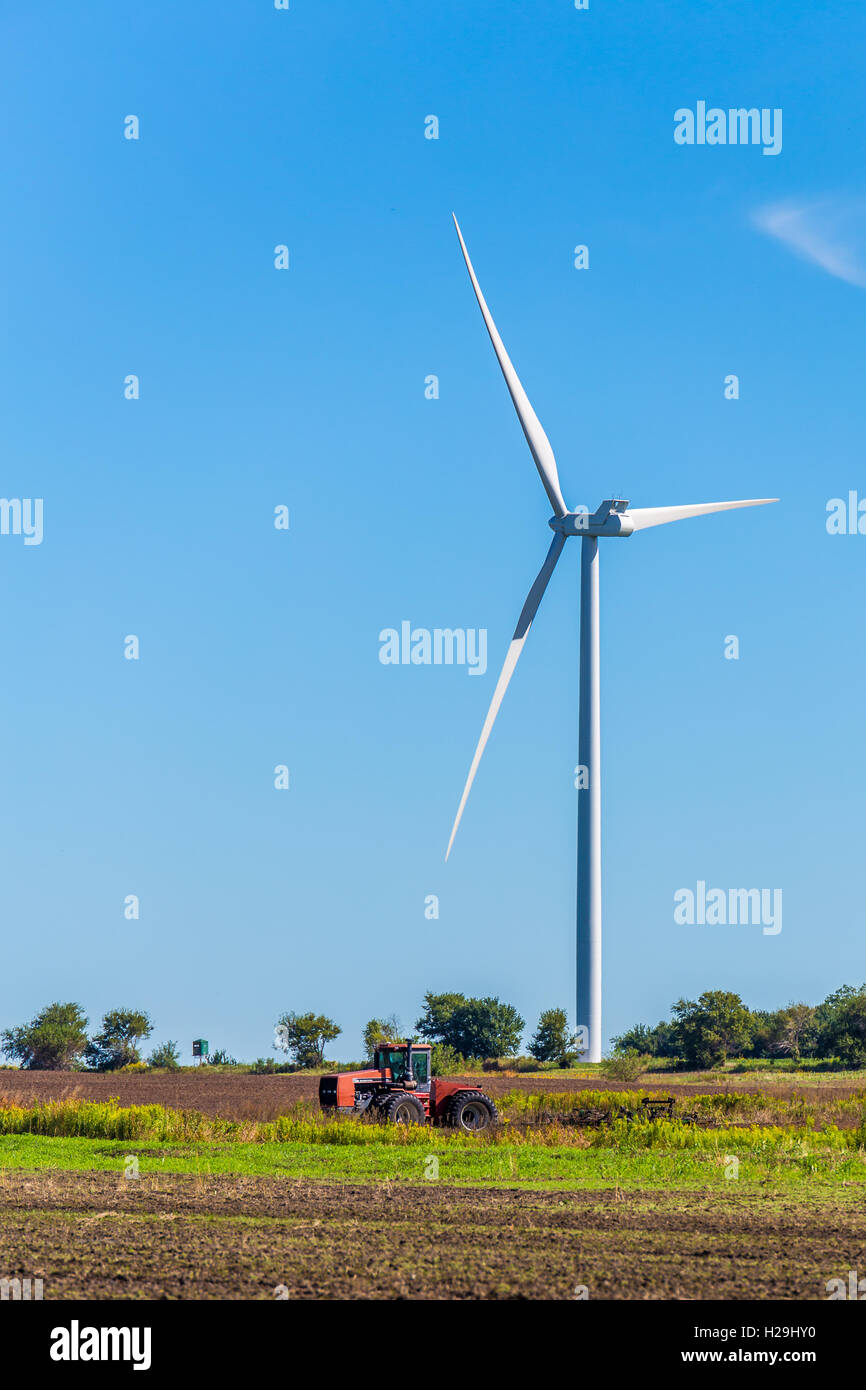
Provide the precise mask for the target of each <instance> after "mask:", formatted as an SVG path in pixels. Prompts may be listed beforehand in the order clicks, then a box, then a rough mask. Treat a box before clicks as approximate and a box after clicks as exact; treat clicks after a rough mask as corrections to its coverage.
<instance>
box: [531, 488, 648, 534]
mask: <svg viewBox="0 0 866 1390" xmlns="http://www.w3.org/2000/svg"><path fill="white" fill-rule="evenodd" d="M547 524H548V526H549V527H550V529H551V530H552V531H558V532H559V533H560V535H562V536H630V535H631V533H632V531H633V530H634V525H633V523H632V520H631V517H630V516H629V514H628V502H626V501H625V500H624V499H623V498H620V497H610V498H608V500H607V501H606V502H602V504H601V506H600V507H599V508H598V509H597V510H596V511H594V512H566V514H565V516H552V517H551V518H550V520H549V521H548V523H547Z"/></svg>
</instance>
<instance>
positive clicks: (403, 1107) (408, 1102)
mask: <svg viewBox="0 0 866 1390" xmlns="http://www.w3.org/2000/svg"><path fill="white" fill-rule="evenodd" d="M379 1114H380V1115H381V1117H382V1119H383V1120H390V1122H391V1124H394V1125H423V1124H425V1123H426V1120H427V1116H426V1115H425V1114H424V1106H423V1105H422V1104H421V1102H420V1100H417V1099H416V1097H415V1096H410V1095H405V1094H398V1095H396V1096H390V1097H389V1098H388V1100H386V1101H385V1103H384V1105H381V1106H380V1107H379Z"/></svg>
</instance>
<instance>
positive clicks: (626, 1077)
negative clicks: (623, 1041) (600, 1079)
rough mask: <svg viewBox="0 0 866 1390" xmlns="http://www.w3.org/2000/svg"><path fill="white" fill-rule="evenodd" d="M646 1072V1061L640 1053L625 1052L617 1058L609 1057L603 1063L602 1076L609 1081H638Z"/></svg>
mask: <svg viewBox="0 0 866 1390" xmlns="http://www.w3.org/2000/svg"><path fill="white" fill-rule="evenodd" d="M644 1071H646V1059H645V1058H644V1057H642V1056H641V1055H640V1053H639V1052H623V1053H621V1054H620V1055H619V1056H616V1057H608V1058H607V1060H606V1061H605V1062H603V1063H602V1067H601V1072H602V1075H603V1076H605V1077H606V1078H607V1080H608V1081H618V1082H625V1081H637V1079H638V1077H639V1076H642V1075H643V1073H644Z"/></svg>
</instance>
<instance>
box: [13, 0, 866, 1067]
mask: <svg viewBox="0 0 866 1390" xmlns="http://www.w3.org/2000/svg"><path fill="white" fill-rule="evenodd" d="M3 27H4V30H5V40H4V45H3V48H4V58H3V64H4V68H5V71H4V88H5V103H4V106H5V145H6V153H5V160H4V165H5V169H4V176H3V177H4V183H5V190H4V192H5V197H4V207H5V210H6V211H5V216H4V227H3V232H2V238H3V265H4V272H5V273H4V275H3V281H4V297H3V302H4V323H5V333H4V342H3V364H2V374H0V389H2V393H3V400H2V412H0V420H2V424H0V429H2V437H3V465H4V466H3V481H2V492H3V494H4V496H6V497H9V498H13V497H20V498H35V497H41V498H43V499H44V539H43V542H42V544H41V545H38V546H35V545H34V546H25V545H24V544H23V538H22V537H20V536H14V535H6V536H0V575H2V586H3V602H2V606H0V641H2V651H3V679H2V681H0V717H2V720H3V726H4V729H5V738H4V756H3V775H2V779H0V854H2V872H0V906H2V916H3V921H4V950H3V959H4V969H3V971H2V974H0V1024H2V1026H9V1025H10V1024H13V1023H17V1022H20V1021H22V1020H23V1019H25V1018H27V1017H29V1016H30V1015H31V1014H32V1013H33V1012H35V1010H36V1009H37V1008H39V1007H40V1006H41V1005H43V1004H44V1003H47V1002H48V1001H49V1000H51V999H53V998H64V999H66V998H75V999H78V1000H80V1001H81V1003H82V1004H83V1005H84V1007H85V1008H86V1010H87V1011H88V1013H89V1015H90V1017H91V1019H93V1020H97V1019H98V1018H99V1016H100V1015H101V1013H102V1012H103V1011H104V1010H105V1009H107V1008H110V1007H113V1006H116V1005H118V1004H121V1003H131V1004H134V1005H138V1006H143V1007H146V1008H147V1009H149V1010H150V1011H151V1013H152V1015H153V1017H154V1019H155V1021H156V1025H157V1026H156V1032H155V1034H154V1039H155V1040H156V1039H158V1038H160V1039H161V1038H166V1037H172V1038H176V1039H178V1040H179V1041H180V1043H181V1045H182V1049H183V1051H184V1053H185V1054H188V1053H189V1051H190V1044H191V1040H192V1038H194V1037H198V1036H205V1037H208V1038H209V1039H210V1040H211V1042H212V1043H213V1044H219V1045H222V1046H224V1047H227V1048H228V1049H229V1050H230V1051H232V1052H233V1053H234V1054H235V1055H237V1056H239V1057H255V1056H257V1055H266V1054H268V1053H269V1051H270V1048H271V1043H272V1029H273V1024H274V1022H275V1020H276V1018H277V1017H278V1015H279V1014H280V1013H282V1012H284V1011H285V1010H288V1009H297V1010H299V1011H303V1010H306V1009H308V1008H315V1009H316V1010H322V1011H324V1012H326V1013H328V1014H330V1015H332V1016H333V1017H334V1018H335V1019H337V1021H338V1022H339V1023H340V1024H341V1026H342V1028H343V1035H342V1037H341V1038H340V1040H339V1042H338V1044H336V1046H335V1052H336V1054H337V1055H339V1056H342V1057H352V1056H357V1055H358V1054H359V1050H360V1031H361V1028H362V1026H363V1023H364V1021H365V1020H366V1019H367V1018H369V1017H370V1016H372V1015H374V1014H382V1013H387V1012H390V1011H391V1010H396V1011H397V1013H398V1014H399V1015H400V1016H401V1018H402V1019H403V1020H404V1023H406V1024H408V1025H411V1024H412V1022H413V1021H414V1019H415V1018H416V1017H417V1013H418V1012H419V1006H420V1001H421V996H422V995H423V993H424V991H425V990H427V989H436V990H439V989H442V990H445V989H460V990H463V991H465V992H466V993H472V994H476V993H481V994H488V993H489V994H498V995H500V996H501V997H504V998H506V999H509V1000H511V1001H513V1002H514V1003H516V1004H517V1005H518V1006H519V1008H520V1009H521V1012H522V1013H523V1014H524V1016H525V1017H526V1018H527V1021H528V1023H529V1024H530V1025H533V1024H534V1022H535V1020H536V1018H537V1015H538V1013H539V1011H540V1010H541V1009H543V1008H545V1007H548V1006H550V1005H553V1004H562V1005H563V1006H567V1007H568V1009H569V1012H570V1013H573V1010H574V896H575V886H574V879H575V820H576V792H575V790H574V786H573V778H572V770H573V768H574V765H575V763H576V761H577V650H578V645H577V644H578V582H579V563H578V560H579V556H578V547H577V545H574V546H569V547H568V549H567V551H566V554H565V555H564V557H563V560H562V562H561V563H560V566H559V568H558V570H557V573H556V575H555V577H554V580H553V582H552V584H551V586H550V589H549V591H548V595H547V597H546V599H545V601H544V604H543V605H542V609H541V612H540V615H539V617H538V619H537V622H536V625H535V627H534V628H533V631H532V634H531V637H530V639H529V642H528V644H527V648H526V651H525V653H524V656H523V658H522V661H521V663H520V666H519V668H518V671H517V674H516V676H515V678H514V680H513V682H512V685H511V688H510V689H509V691H508V695H507V697H506V701H505V704H504V706H503V709H502V712H501V714H500V716H499V720H498V722H497V725H496V729H495V731H494V734H493V737H492V739H491V742H490V744H489V746H488V750H487V753H486V755H485V758H484V761H483V763H482V767H481V771H480V773H479V776H478V779H477V781H476V784H475V787H474V789H473V792H472V796H471V798H470V801H469V806H468V809H467V812H466V814H465V816H464V820H463V824H462V826H461V829H460V833H459V836H458V840H457V843H456V846H455V850H454V852H453V854H452V856H451V859H450V860H449V862H448V865H447V866H446V865H445V864H444V862H443V856H444V849H445V844H446V842H447V837H448V832H449V830H450V826H451V821H452V819H453V815H454V811H455V808H456V804H457V800H458V798H459V795H460V791H461V788H462V786H463V781H464V779H465V775H466V771H467V768H468V764H469V760H470V757H471V754H472V751H473V748H474V746H475V741H476V739H477V736H478V733H479V730H480V727H481V722H482V720H483V717H484V713H485V711H486V708H487V704H488V701H489V698H490V695H491V693H492V690H493V685H494V683H495V680H496V675H497V672H498V669H499V665H500V663H501V660H502V658H503V656H504V653H505V650H506V647H507V644H508V640H509V638H510V636H511V631H512V629H513V626H514V622H515V620H516V617H517V614H518V612H519V610H520V607H521V604H522V602H523V599H524V596H525V594H526V591H527V589H528V588H529V585H530V583H531V580H532V578H533V577H534V575H535V573H536V571H537V569H538V567H539V565H540V563H541V560H542V558H543V555H544V553H545V550H546V548H547V545H548V543H549V538H550V533H549V531H548V529H547V525H546V522H547V517H548V514H549V507H548V503H547V499H546V497H545V495H544V492H543V490H542V488H541V486H540V483H539V481H538V478H537V476H536V473H535V469H534V467H533V464H532V460H531V458H530V455H529V453H528V451H527V449H526V446H525V443H524V441H523V438H522V435H521V432H520V428H519V425H518V423H517V420H516V417H515V415H514V412H513V410H512V407H511V404H510V402H509V399H508V395H507V392H506V390H505V387H504V384H503V382H502V379H501V377H500V374H499V371H498V368H497V366H496V361H495V358H494V355H493V352H492V350H491V347H490V344H489V342H488V340H487V336H486V333H485V331H484V327H483V324H482V321H481V317H480V315H479V313H478V309H477V306H476V303H475V299H474V296H473V294H472V290H471V287H470V285H469V281H468V279H467V276H466V272H465V269H464V266H463V262H462V258H461V255H460V250H459V246H458V243H457V239H456V237H455V234H454V231H453V227H452V224H451V211H452V209H454V210H456V212H457V214H458V216H459V217H460V220H461V226H462V229H463V232H464V235H465V237H466V240H467V243H468V246H469V250H470V252H471V254H472V256H473V259H474V262H475V268H476V271H477V273H478V275H479V278H480V281H481V284H482V287H483V289H484V291H485V294H486V296H487V299H488V302H489V304H490V307H491V309H492V312H493V314H494V316H495V317H496V320H497V324H498V327H499V329H500V332H501V333H502V335H503V337H504V339H505V342H506V345H507V347H508V349H509V351H510V353H511V355H512V358H513V360H514V363H515V366H516V368H517V370H518V372H519V373H520V375H521V378H522V380H523V384H524V386H525V387H526V389H527V391H528V393H529V396H530V399H531V400H532V402H533V405H534V407H535V409H536V411H537V413H538V415H539V416H540V418H541V420H542V423H543V424H544V427H545V429H546V431H547V433H548V435H549V437H550V439H551V442H552V444H553V447H554V449H555V451H556V455H557V460H558V464H559V471H560V477H561V479H562V485H563V491H564V493H565V496H566V498H567V500H568V501H569V502H570V503H571V504H572V505H576V504H579V503H584V504H587V505H590V506H592V507H595V506H596V505H597V504H598V502H600V501H601V499H602V498H603V497H607V496H610V495H612V494H613V493H619V494H622V495H625V496H627V497H629V498H630V499H631V501H632V502H633V503H634V505H636V506H648V505H664V504H669V503H676V502H691V501H703V500H714V499H723V498H737V497H751V496H777V495H778V496H779V497H781V498H782V502H781V504H780V505H779V506H776V507H773V508H767V509H764V510H761V511H751V512H750V511H745V512H741V513H734V514H733V515H730V516H720V517H710V518H704V519H701V520H695V521H690V522H684V523H681V524H679V525H676V526H671V527H666V528H663V529H660V530H656V531H651V532H649V533H646V534H643V535H640V536H636V537H634V538H632V539H631V540H630V541H628V542H623V543H620V544H605V545H604V546H603V548H602V555H601V591H602V702H603V703H602V738H603V769H604V790H603V818H604V876H605V896H604V941H605V954H604V1006H605V1011H604V1020H605V1032H606V1034H607V1036H608V1037H609V1036H611V1035H613V1034H615V1033H617V1032H619V1031H621V1030H622V1029H623V1028H624V1027H626V1026H628V1025H629V1024H631V1023H632V1022H635V1021H637V1020H638V1019H642V1020H646V1021H654V1020H656V1019H657V1018H659V1017H664V1016H667V1013H668V1009H669V1006H670V1004H671V1002H672V1001H673V1000H674V999H676V998H678V997H680V996H683V995H685V996H694V995H695V994H696V993H698V992H700V991H701V990H703V989H707V988H717V987H724V988H729V989H734V990H737V991H739V992H740V993H741V994H742V995H743V997H744V998H745V999H746V1000H747V1002H748V1003H749V1004H751V1005H752V1006H754V1007H771V1006H775V1005H778V1004H782V1003H785V1002H787V1001H788V1000H791V999H797V998H807V999H810V1000H813V1001H816V1000H818V999H820V998H822V997H823V996H824V995H825V994H826V993H827V992H828V991H830V990H831V989H833V988H835V987H836V986H838V985H839V984H841V983H842V982H843V981H850V982H859V981H860V980H862V979H863V978H864V977H866V968H864V952H863V948H862V938H863V918H864V912H863V890H862V885H861V883H860V881H859V880H860V868H861V865H862V817H863V805H864V791H863V787H864V771H866V768H864V762H866V754H864V740H863V736H862V715H861V711H862V708H863V684H864V665H866V661H864V653H863V645H862V641H861V632H862V614H863V603H864V584H863V566H864V556H866V538H864V537H863V536H860V535H853V536H830V535H828V534H827V530H826V525H825V521H826V505H827V502H828V500H829V499H830V498H833V497H847V495H848V492H849V490H852V489H853V490H857V489H859V491H860V493H861V495H864V496H866V472H864V468H863V462H862V459H863V449H862V435H863V425H864V419H863V415H864V411H863V391H862V378H863V313H864V298H863V289H862V284H863V276H862V269H861V268H862V266H863V265H866V257H861V251H862V250H863V247H864V245H866V236H864V233H866V212H864V203H863V199H864V191H866V190H864V181H863V175H862V171H861V169H860V163H861V161H860V160H859V158H858V154H859V148H860V146H859V140H858V131H859V129H860V128H861V127H862V122H863V119H864V114H866V112H864V105H866V97H864V93H863V87H862V72H861V68H862V64H861V61H860V56H859V55H860V54H861V53H862V44H863V40H864V38H866V17H864V16H863V15H862V14H860V13H859V12H858V11H857V10H856V8H852V7H851V6H849V5H843V4H842V3H836V4H821V5H818V4H807V3H800V2H799V0H786V2H785V3H784V4H783V3H777V2H776V0H764V3H763V4H762V5H761V6H760V7H756V6H754V5H753V4H752V3H748V2H747V0H733V2H732V3H718V0H711V2H709V3H705V4H702V5H701V6H696V5H695V4H694V3H691V0H689V2H688V3H687V0H675V2H674V3H671V4H667V5H665V6H661V5H659V4H637V3H627V4H622V3H617V4H614V3H611V2H610V0H591V3H590V8H589V10H587V11H585V12H584V11H576V10H575V9H574V8H573V6H572V5H571V4H570V3H569V0H541V2H540V3H535V4H533V5H531V6H517V5H502V4H501V3H498V4H493V3H488V2H487V0H479V3H476V4H473V5H472V6H467V5H466V4H465V3H463V4H461V3H459V2H458V0H440V2H439V3H438V4H436V5H435V6H425V7H421V6H406V5H399V4H395V3H378V4H372V5H367V6H361V7H359V6H358V5H357V4H351V3H349V0H328V4H326V5H324V4H321V3H318V4H316V3H313V0H291V8H290V10H289V11H276V10H274V8H273V5H272V4H271V3H270V0H245V3H243V4H241V3H232V4H229V3H219V0H212V2H211V3H207V4H205V3H195V0H193V2H192V3H188V4H185V5H183V6H175V5H170V4H168V3H166V2H165V0H162V2H161V3H152V4H149V5H147V6H139V7H136V6H118V5H116V4H109V3H99V2H98V0H97V2H96V3H89V4H88V5H86V6H84V7H83V8H82V7H77V8H76V7H70V6H67V5H61V4H57V3H53V4H47V5H40V6H24V5H18V6H17V7H14V8H13V10H12V12H11V13H7V16H6V19H5V21H4V26H3ZM699 100H704V101H706V102H707V104H708V105H709V106H714V105H717V106H719V107H721V108H728V107H741V106H744V107H752V106H754V107H758V108H770V109H776V108H781V110H782V111H783V147H782V150H781V153H779V154H778V155H777V156H770V157H767V156H765V155H763V154H762V151H761V148H760V147H755V146H746V147H741V146H725V147H710V146H703V147H697V146H691V147H684V146H678V145H677V144H675V142H674V139H673V131H674V112H675V111H676V110H677V109H678V108H681V107H691V108H694V107H695V105H696V103H697V102H698V101H699ZM129 114H135V115H137V116H138V117H139V119H140V139H139V140H137V141H132V140H127V139H125V138H124V134H123V131H124V118H125V117H126V116H127V115H129ZM431 114H432V115H436V116H437V117H438V120H439V139H438V140H428V139H425V137H424V129H425V117H427V116H429V115H431ZM280 244H285V245H287V246H288V247H289V252H290V267H289V269H288V270H285V271H279V270H276V269H275V268H274V248H275V246H277V245H280ZM577 244H586V245H587V246H588V247H589V250H590V266H589V269H588V270H584V271H577V270H575V268H574V266H573V249H574V247H575V245H577ZM131 373H134V374H136V375H138V376H139V378H140V399H139V400H126V399H125V398H124V387H123V384H124V379H125V378H126V377H127V375H128V374H131ZM729 373H736V374H737V375H738V376H739V379H740V398H739V399H738V400H736V401H731V400H726V399H725V398H724V379H725V376H726V375H727V374H729ZM430 374H435V375H437V376H438V377H439V382H440V394H439V399H437V400H428V399H425V393H424V384H425V378H426V377H427V376H428V375H430ZM280 504H284V505H286V506H288V508H289V509H290V515H291V524H290V529H289V530H288V531H287V532H283V531H277V530H275V529H274V526H273V512H274V508H275V507H276V506H278V505H280ZM403 620H410V621H411V622H412V624H413V626H417V627H426V628H431V629H432V628H435V627H463V628H485V629H487V632H488V669H487V672H486V674H485V675H484V676H483V677H470V676H469V675H468V673H467V670H466V669H465V668H461V667H459V666H451V667H446V666H408V667H391V666H384V665H382V664H381V663H380V661H379V659H378V656H379V633H380V631H381V630H382V629H384V628H388V627H398V626H399V624H400V622H401V621H403ZM128 634H135V635H137V636H138V637H139V639H140V652H141V654H140V659H139V660H138V661H129V660H126V659H124V654H123V644H124V638H125V637H126V636H127V635H128ZM728 634H735V635H737V636H738V638H739V641H740V658H739V660H737V661H729V660H725V658H724V641H725V637H726V636H727V635H728ZM278 764H286V765H287V766H288V767H289V769H290V779H291V785H290V789H289V790H288V791H278V790H276V789H275V788H274V768H275V766H276V765H278ZM698 880H704V881H706V882H707V883H708V884H709V885H711V886H721V887H730V886H740V887H753V886H757V887H766V888H781V889H782V890H783V894H784V923H783V930H782V931H781V933H779V934H778V935H776V936H765V935H764V934H763V933H762V932H761V930H760V927H756V926H746V927H744V926H736V927H732V926H726V927H721V926H719V927H707V926H694V927H684V926H679V925H677V924H676V923H675V922H674V917H673V906H674V898H673V895H674V893H675V892H676V891H677V890H678V889H679V888H682V887H694V885H695V884H696V882H697V881H698ZM128 894H136V895H138V897H139V899H140V917H139V919H138V920H137V921H127V920H126V919H125V918H124V900H125V898H126V896H127V895H128ZM430 894H436V895H438V898H439V917H438V920H428V919H427V918H425V911H424V910H425V900H426V898H427V896H428V895H430Z"/></svg>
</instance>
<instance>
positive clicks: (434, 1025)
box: [415, 990, 466, 1045]
mask: <svg viewBox="0 0 866 1390" xmlns="http://www.w3.org/2000/svg"><path fill="white" fill-rule="evenodd" d="M465 1003H466V995H465V994H434V993H433V992H432V990H428V991H427V993H426V994H425V995H424V1012H423V1014H422V1015H421V1017H420V1018H419V1019H418V1021H417V1022H416V1024H415V1027H416V1028H417V1029H418V1032H419V1033H420V1035H421V1037H422V1038H427V1039H428V1041H429V1042H437V1041H439V1042H445V1041H447V1038H446V1034H447V1033H448V1031H449V1029H450V1027H451V1020H452V1018H453V1016H454V1011H455V1009H459V1008H461V1007H462V1005H464V1004H465ZM449 1045H450V1044H449Z"/></svg>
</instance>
